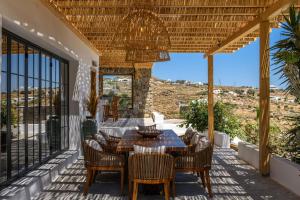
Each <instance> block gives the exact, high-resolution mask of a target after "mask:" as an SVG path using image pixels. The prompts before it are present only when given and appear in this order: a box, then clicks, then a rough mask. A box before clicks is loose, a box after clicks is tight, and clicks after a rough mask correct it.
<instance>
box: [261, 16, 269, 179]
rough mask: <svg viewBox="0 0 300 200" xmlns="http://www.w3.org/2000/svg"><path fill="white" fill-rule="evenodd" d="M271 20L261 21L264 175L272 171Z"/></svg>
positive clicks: (262, 150)
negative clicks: (270, 137) (270, 146)
mask: <svg viewBox="0 0 300 200" xmlns="http://www.w3.org/2000/svg"><path fill="white" fill-rule="evenodd" d="M269 32H270V22H269V21H262V22H261V23H260V32H259V35H260V76H259V78H260V79H259V171H260V173H261V174H262V175H263V176H268V175H269V173H270V152H269V147H268V144H269V129H270V51H269V48H270V47H269V42H270V38H269Z"/></svg>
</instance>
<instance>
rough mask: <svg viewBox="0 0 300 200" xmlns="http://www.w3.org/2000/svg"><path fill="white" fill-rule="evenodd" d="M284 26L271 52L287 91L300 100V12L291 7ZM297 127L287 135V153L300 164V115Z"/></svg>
mask: <svg viewBox="0 0 300 200" xmlns="http://www.w3.org/2000/svg"><path fill="white" fill-rule="evenodd" d="M284 18H285V23H283V24H282V28H283V30H284V32H283V33H282V36H283V37H284V39H282V40H279V41H278V42H277V43H276V44H275V45H274V46H273V47H271V50H272V51H273V60H274V64H275V65H276V66H277V67H276V70H277V71H276V73H277V74H281V78H283V79H284V80H283V83H285V84H286V85H287V87H286V90H287V92H289V93H290V94H292V95H294V96H295V97H296V99H299V98H300V12H296V9H295V7H293V6H292V7H290V10H289V16H284ZM293 118H294V119H293V120H294V121H295V126H294V127H293V128H292V129H291V130H290V131H288V132H287V133H286V144H285V146H286V151H287V152H288V154H289V157H290V158H291V160H292V161H294V162H297V163H300V153H299V152H300V123H299V121H300V120H299V119H300V115H299V113H298V116H295V117H293Z"/></svg>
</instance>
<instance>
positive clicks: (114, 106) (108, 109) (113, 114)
mask: <svg viewBox="0 0 300 200" xmlns="http://www.w3.org/2000/svg"><path fill="white" fill-rule="evenodd" d="M119 101H120V97H118V96H113V97H112V101H111V105H104V116H103V120H104V121H106V120H108V119H109V118H112V119H113V121H114V122H115V121H118V119H119Z"/></svg>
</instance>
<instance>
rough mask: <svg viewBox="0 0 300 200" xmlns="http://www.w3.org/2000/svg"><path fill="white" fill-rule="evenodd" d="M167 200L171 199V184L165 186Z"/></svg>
mask: <svg viewBox="0 0 300 200" xmlns="http://www.w3.org/2000/svg"><path fill="white" fill-rule="evenodd" d="M164 191H165V200H169V199H170V182H168V183H165V184H164Z"/></svg>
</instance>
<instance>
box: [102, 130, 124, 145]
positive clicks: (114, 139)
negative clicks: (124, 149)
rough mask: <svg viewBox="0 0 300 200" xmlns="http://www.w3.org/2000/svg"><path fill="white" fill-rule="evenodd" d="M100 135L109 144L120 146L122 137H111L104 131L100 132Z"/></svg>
mask: <svg viewBox="0 0 300 200" xmlns="http://www.w3.org/2000/svg"><path fill="white" fill-rule="evenodd" d="M99 133H100V134H101V135H102V136H103V138H104V139H105V141H106V142H107V143H109V144H118V143H119V142H120V141H121V139H122V138H121V137H118V136H113V135H109V134H108V133H106V132H105V131H103V130H99Z"/></svg>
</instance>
